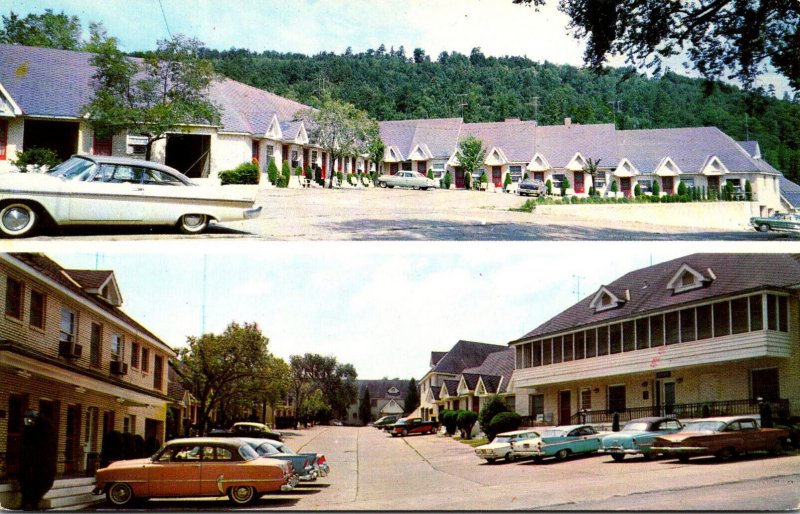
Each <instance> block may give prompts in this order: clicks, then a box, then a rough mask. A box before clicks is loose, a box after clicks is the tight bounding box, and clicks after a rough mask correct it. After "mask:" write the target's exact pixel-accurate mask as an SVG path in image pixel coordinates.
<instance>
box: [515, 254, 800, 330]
mask: <svg viewBox="0 0 800 514" xmlns="http://www.w3.org/2000/svg"><path fill="white" fill-rule="evenodd" d="M682 264H688V265H689V266H691V267H692V269H694V270H696V271H698V272H700V273H702V274H704V275H707V270H708V269H709V268H710V269H711V270H712V271H713V273H714V275H716V277H717V278H716V279H715V280H713V281H711V282H710V283H709V284H708V285H707V286H705V287H702V288H700V289H694V290H691V291H686V292H683V293H679V294H673V292H672V290H670V289H667V283H668V282H669V281H670V279H671V278H672V277H673V276H674V275H675V274H676V273H677V272H678V269H679V268H680V267H681V265H682ZM797 284H800V256H796V255H789V254H767V253H762V254H741V253H728V254H716V253H698V254H693V255H688V256H686V257H681V258H678V259H673V260H671V261H667V262H663V263H661V264H656V265H655V266H650V267H647V268H642V269H639V270H635V271H631V272H630V273H627V274H625V275H623V276H622V277H620V278H618V279H617V280H615V281H614V282H612V283H611V284H610V286H607V287H613V288H614V289H615V290H625V289H627V290H629V291H630V295H631V299H630V301H628V302H626V303H625V304H623V305H622V306H621V307H619V308H616V309H610V310H606V311H601V312H598V313H595V312H594V309H592V308H591V307H589V304H590V302H591V300H592V298H593V297H594V295H595V293H594V292H593V293H592V294H591V295H589V296H587V297H586V298H584V299H583V300H581V301H580V302H578V303H576V304H574V305H573V306H571V307H569V308H568V309H566V310H564V311H563V312H561V313H560V314H558V315H556V316H554V317H553V318H551V319H549V320H548V321H546V322H544V323H542V324H541V325H539V326H538V327H536V328H535V329H533V330H531V331H530V332H528V333H527V334H525V335H524V336H522V337H520V338H519V339H517V340H515V341H511V343H514V342H518V341H522V340H530V339H531V338H534V337H539V336H545V335H549V334H555V333H558V332H563V331H567V330H571V329H574V328H578V327H581V326H587V325H591V324H594V323H599V322H604V321H609V320H613V319H620V318H629V317H632V316H635V315H638V314H643V313H647V312H652V311H658V310H661V309H666V308H671V307H677V306H679V305H683V304H692V303H696V302H698V301H701V300H707V299H711V298H717V297H725V296H730V295H733V294H736V293H745V292H749V291H756V290H762V289H766V288H776V289H781V288H788V287H792V286H795V285H797Z"/></svg>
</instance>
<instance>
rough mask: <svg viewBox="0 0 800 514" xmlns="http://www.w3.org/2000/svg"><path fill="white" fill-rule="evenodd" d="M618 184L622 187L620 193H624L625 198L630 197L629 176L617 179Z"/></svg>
mask: <svg viewBox="0 0 800 514" xmlns="http://www.w3.org/2000/svg"><path fill="white" fill-rule="evenodd" d="M619 186H620V188H621V189H622V194H623V195H625V197H626V198H630V196H631V179H630V178H629V177H624V178H621V179H619Z"/></svg>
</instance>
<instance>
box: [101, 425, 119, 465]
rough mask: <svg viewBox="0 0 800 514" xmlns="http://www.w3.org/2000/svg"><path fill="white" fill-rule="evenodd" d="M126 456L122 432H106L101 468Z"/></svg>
mask: <svg viewBox="0 0 800 514" xmlns="http://www.w3.org/2000/svg"><path fill="white" fill-rule="evenodd" d="M124 455H125V454H124V449H123V445H122V432H119V431H118V430H112V431H110V432H106V433H105V434H104V435H103V443H102V446H101V448H100V467H101V468H104V467H106V466H108V465H109V464H111V463H112V462H114V461H117V460H122V459H123V458H124Z"/></svg>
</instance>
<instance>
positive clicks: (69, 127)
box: [0, 44, 374, 185]
mask: <svg viewBox="0 0 800 514" xmlns="http://www.w3.org/2000/svg"><path fill="white" fill-rule="evenodd" d="M91 57H92V54H91V53H88V52H76V51H69V50H58V49H53V48H39V47H30V46H22V45H6V44H0V63H2V66H0V173H2V172H8V171H11V170H12V166H11V163H10V161H11V160H14V159H16V157H17V153H18V152H19V151H21V150H24V149H26V148H33V147H43V148H52V149H54V150H56V152H57V153H58V156H59V157H60V158H61V159H66V158H67V157H69V156H70V155H72V154H84V155H115V156H126V157H133V158H144V143H146V141H143V140H142V138H141V137H139V136H137V135H136V134H128V133H120V134H115V135H114V136H113V137H112V138H110V139H101V138H98V137H96V135H95V134H94V131H93V130H92V127H91V124H90V123H89V116H90V114H89V115H86V114H85V113H84V112H83V111H84V106H85V105H87V104H88V103H89V102H90V101H91V99H92V97H93V95H94V89H93V85H92V84H93V79H92V75H93V74H94V72H95V70H94V67H93V66H92V65H91V62H90V59H91ZM208 98H209V100H211V101H212V102H213V103H214V104H216V105H217V106H218V107H219V109H220V114H221V120H220V124H219V125H208V124H198V125H192V126H186V127H184V129H183V130H180V131H178V130H176V131H172V132H168V133H167V134H166V135H165V137H164V138H163V139H161V140H159V141H157V142H156V143H154V145H153V160H154V161H157V162H160V163H162V164H166V165H168V166H172V167H173V168H176V169H177V170H178V171H180V172H181V173H184V174H185V175H187V176H188V177H190V178H212V179H213V178H216V177H217V174H218V173H219V172H220V171H223V170H228V169H232V168H235V167H236V166H238V165H240V164H242V163H244V162H251V161H252V160H257V161H258V163H259V168H260V169H261V172H262V173H266V171H267V166H268V165H269V162H270V161H275V163H276V165H277V166H278V169H280V168H281V166H282V164H283V162H284V161H288V162H289V165H290V167H291V168H292V169H295V168H297V167H298V166H300V167H306V166H308V167H312V168H315V169H317V170H318V172H317V173H318V174H319V175H320V176H323V177H324V176H328V177H329V176H330V174H329V171H330V170H331V169H335V170H338V171H343V172H345V173H349V172H356V171H358V170H369V169H370V167H372V168H373V169H374V164H371V163H370V162H369V161H368V159H366V158H365V157H364V156H354V157H351V158H346V159H342V160H339V159H337V160H335V161H334V162H330V161H331V159H330V156H329V155H328V154H327V152H324V151H323V150H322V149H321V148H319V146H317V145H315V144H314V143H313V141H310V139H309V133H308V132H309V129H310V127H307V126H306V125H305V123H304V122H303V121H300V120H298V119H297V118H298V113H299V112H300V111H301V110H304V109H309V108H310V107H309V106H307V105H304V104H302V103H299V102H296V101H294V100H290V99H288V98H283V97H281V96H278V95H275V94H273V93H270V92H268V91H264V90H261V89H258V88H255V87H252V86H248V85H246V84H243V83H241V82H237V81H235V80H231V79H227V78H224V77H216V78H215V79H214V80H213V81H212V83H211V87H210V89H209V92H208ZM266 182H267V181H266V180H262V181H261V184H262V185H264V184H266ZM291 184H294V182H292V183H291ZM297 184H298V185H299V182H298V183H297Z"/></svg>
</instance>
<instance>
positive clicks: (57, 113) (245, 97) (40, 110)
mask: <svg viewBox="0 0 800 514" xmlns="http://www.w3.org/2000/svg"><path fill="white" fill-rule="evenodd" d="M90 57H91V54H90V53H87V52H74V51H68V50H57V49H53V48H38V47H30V46H21V45H1V44H0V84H2V85H3V87H4V88H5V89H6V90H7V91H8V93H9V94H10V95H11V97H12V98H13V99H14V101H15V102H17V104H18V105H19V107H20V109H22V111H23V113H24V114H26V115H32V116H51V117H70V118H78V117H79V116H81V110H82V109H83V106H84V105H86V104H88V103H89V102H90V101H91V99H92V97H93V95H94V89H93V87H92V75H93V73H94V68H93V67H92V66H91V64H90V62H89V59H90ZM209 99H210V100H211V101H212V102H214V103H215V104H217V105H218V106H219V107H220V110H221V118H222V120H221V121H222V127H223V130H224V131H228V132H244V133H249V134H254V135H260V134H264V133H266V131H267V129H268V128H269V124H270V122H271V121H272V116H273V115H277V117H278V119H279V120H281V121H291V120H294V118H295V115H296V113H297V111H299V110H301V109H306V108H308V106H306V105H303V104H301V103H299V102H295V101H293V100H289V99H287V98H283V97H280V96H278V95H275V94H272V93H269V92H267V91H263V90H261V89H258V88H255V87H252V86H248V85H246V84H242V83H241V82H236V81H234V80H230V79H225V78H217V79H215V80H214V81H213V82H212V84H211V88H210V90H209ZM298 125H299V124H298ZM291 130H293V128H290V133H291ZM295 135H296V130H295Z"/></svg>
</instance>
